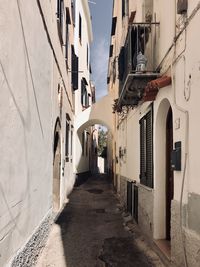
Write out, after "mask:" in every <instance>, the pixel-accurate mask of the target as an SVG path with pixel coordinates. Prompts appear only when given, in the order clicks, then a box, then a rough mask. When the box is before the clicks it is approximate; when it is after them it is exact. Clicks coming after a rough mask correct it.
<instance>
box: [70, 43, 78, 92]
mask: <svg viewBox="0 0 200 267" xmlns="http://www.w3.org/2000/svg"><path fill="white" fill-rule="evenodd" d="M71 53H72V59H71V80H72V88H73V89H74V90H77V89H78V57H77V56H76V54H75V52H74V46H73V45H72V47H71Z"/></svg>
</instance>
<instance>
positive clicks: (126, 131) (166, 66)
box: [108, 0, 200, 266]
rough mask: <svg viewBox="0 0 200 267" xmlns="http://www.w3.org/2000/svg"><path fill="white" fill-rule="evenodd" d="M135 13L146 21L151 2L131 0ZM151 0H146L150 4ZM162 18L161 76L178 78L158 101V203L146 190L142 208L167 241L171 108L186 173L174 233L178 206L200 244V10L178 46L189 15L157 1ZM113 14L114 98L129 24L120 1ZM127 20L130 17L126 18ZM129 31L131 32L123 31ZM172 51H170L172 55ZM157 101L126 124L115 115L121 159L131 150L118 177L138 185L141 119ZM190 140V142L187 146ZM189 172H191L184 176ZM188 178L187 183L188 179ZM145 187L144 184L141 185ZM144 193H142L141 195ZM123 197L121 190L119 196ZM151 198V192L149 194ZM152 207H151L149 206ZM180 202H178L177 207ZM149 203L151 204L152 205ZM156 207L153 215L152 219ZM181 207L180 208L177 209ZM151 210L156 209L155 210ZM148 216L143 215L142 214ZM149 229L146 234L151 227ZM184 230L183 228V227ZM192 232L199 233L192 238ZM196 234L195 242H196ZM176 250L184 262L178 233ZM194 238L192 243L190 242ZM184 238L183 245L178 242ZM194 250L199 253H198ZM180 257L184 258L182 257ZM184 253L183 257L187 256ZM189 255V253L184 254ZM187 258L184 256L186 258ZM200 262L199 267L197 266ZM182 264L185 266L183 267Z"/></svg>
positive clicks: (177, 183)
mask: <svg viewBox="0 0 200 267" xmlns="http://www.w3.org/2000/svg"><path fill="white" fill-rule="evenodd" d="M130 2H131V5H132V6H130V10H129V13H130V11H131V10H132V11H133V10H135V9H136V17H135V22H142V19H143V15H144V14H143V8H144V3H145V1H130ZM148 3H150V1H146V4H148ZM197 4H199V1H189V4H188V13H187V15H188V17H189V16H190V15H191V14H192V12H193V11H194V8H195V7H197ZM155 14H156V21H157V22H159V23H160V26H159V32H158V33H159V34H158V35H157V36H156V37H157V39H156V45H155V47H154V53H155V57H156V65H157V66H159V65H160V64H161V65H160V67H161V75H168V76H171V78H172V84H171V85H170V86H167V87H165V88H162V89H161V90H160V91H159V93H158V95H157V97H156V100H155V101H154V102H153V109H154V128H153V130H154V142H153V144H154V150H153V153H154V189H153V191H152V193H153V196H152V197H153V198H152V199H153V201H152V203H151V204H147V202H144V203H142V202H141V201H140V200H141V199H140V197H144V196H145V194H144V192H145V190H143V189H142V191H141V190H139V203H140V208H141V209H142V210H143V211H145V212H146V213H148V212H149V214H148V215H149V218H152V220H153V238H155V239H164V238H165V217H166V214H165V205H166V203H165V190H166V188H165V183H166V167H165V164H166V157H165V152H166V147H165V146H166V140H165V135H166V132H165V128H166V116H167V112H168V109H169V107H170V105H171V107H172V111H173V136H174V142H176V141H181V142H182V169H181V171H174V200H173V201H174V203H175V204H174V206H172V212H173V221H172V232H173V233H175V232H176V231H175V229H176V227H175V225H174V222H175V221H179V218H180V215H179V212H180V210H179V212H177V206H178V205H180V202H182V205H183V207H184V209H185V212H186V215H184V216H186V217H184V223H185V224H184V225H185V227H186V228H184V229H185V232H186V233H187V234H186V235H187V240H188V242H190V243H191V240H194V239H195V238H196V239H195V240H196V241H195V242H197V241H198V240H199V236H200V232H199V229H198V227H197V222H198V223H200V213H197V214H196V219H195V220H194V219H193V215H192V212H191V210H192V205H193V208H194V209H195V207H197V206H198V204H197V203H199V202H198V201H199V200H198V198H199V195H200V180H199V175H198V174H199V156H198V155H199V147H200V141H199V138H198V136H199V134H200V127H199V124H198V114H199V111H200V110H199V105H198V99H199V97H200V91H199V84H200V72H199V70H200V63H199V60H200V52H199V38H198V36H199V34H198V27H199V26H198V25H199V22H200V12H199V11H198V12H197V13H195V14H194V13H193V15H194V16H192V17H191V18H190V17H189V21H188V25H187V28H186V30H183V32H182V34H180V36H179V38H178V40H177V41H176V44H175V43H174V37H175V34H179V33H180V31H181V29H182V28H183V26H184V24H183V23H181V21H184V19H185V18H184V16H180V15H177V14H176V2H175V1H172V0H170V1H159V0H154V1H153V17H154V16H155ZM113 16H118V18H117V29H116V34H115V36H114V37H112V38H111V43H112V44H113V45H114V55H113V57H112V58H111V59H110V62H109V72H108V76H109V77H111V82H110V84H109V85H108V90H109V91H110V92H112V95H113V99H116V98H117V97H118V85H119V84H118V80H116V82H115V83H114V82H113V80H112V62H113V59H114V57H116V56H118V54H119V51H120V47H121V46H122V45H123V44H124V40H125V37H124V33H126V29H125V28H126V23H125V22H124V23H122V21H120V19H121V6H120V4H119V2H118V1H116V2H115V6H114V12H113ZM181 19H182V20H181ZM125 20H126V19H125ZM123 27H125V28H123ZM167 52H168V53H167ZM149 104H151V102H146V103H144V104H139V105H138V107H136V108H134V110H132V111H129V113H128V115H127V116H125V119H123V120H121V119H120V117H119V116H117V115H116V114H115V115H114V117H113V121H114V123H116V124H115V132H114V140H113V144H114V143H115V142H116V155H114V161H115V156H117V157H118V156H119V147H120V146H121V147H122V148H124V147H126V148H127V150H126V152H127V153H126V155H124V157H123V158H122V159H120V160H119V162H118V163H117V162H116V161H115V163H116V164H115V166H114V170H115V172H116V173H115V176H116V177H126V179H127V180H130V179H131V180H136V181H137V183H138V185H139V183H140V180H139V172H140V170H139V169H140V147H139V144H140V137H139V119H140V118H141V117H142V116H143V114H145V112H147V110H148V105H149ZM187 140H188V142H187ZM186 154H187V155H188V159H187V162H185V158H186ZM184 169H185V172H184ZM123 179H124V178H123ZM184 179H185V181H184ZM119 184H120V182H119V181H118V190H120V185H119ZM182 186H183V197H182V198H181V188H182ZM139 187H140V188H143V187H141V185H139ZM141 192H143V193H142V195H140V193H141ZM119 193H120V192H119ZM146 196H147V194H146ZM145 203H146V204H145ZM177 203H178V204H177ZM148 205H151V207H150V206H148ZM152 208H153V215H152ZM175 209H176V210H175ZM150 210H151V211H150ZM141 214H142V213H141V212H140V216H142V215H141ZM142 227H144V228H145V229H144V231H146V229H147V228H148V227H147V228H146V226H145V225H142ZM179 231H180V229H179ZM191 233H193V234H194V235H193V236H192V238H191V236H190V235H191ZM177 235H178V234H177ZM194 236H195V238H194ZM173 238H174V239H173V241H172V250H173V260H174V261H176V258H177V264H178V262H179V263H180V262H181V261H179V260H178V256H177V255H179V256H180V253H182V251H181V252H180V251H179V252H178V250H177V248H178V247H179V249H180V246H181V245H182V244H181V243H180V240H181V239H179V238H177V236H176V234H173ZM190 238H191V239H190ZM176 240H179V243H177V242H178V241H176ZM187 249H188V257H189V261H190V260H191V262H192V264H193V265H191V266H198V265H199V260H198V255H197V254H196V251H195V249H194V247H193V248H191V250H190V249H189V248H187ZM192 249H193V250H192ZM191 251H193V253H194V255H195V260H194V259H191V253H192V252H191ZM177 253H179V254H177ZM181 255H182V254H181ZM182 257H183V255H182ZM182 259H183V258H182ZM195 264H196V265H195ZM178 266H181V265H178Z"/></svg>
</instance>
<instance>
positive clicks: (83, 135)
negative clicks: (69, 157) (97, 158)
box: [82, 131, 85, 156]
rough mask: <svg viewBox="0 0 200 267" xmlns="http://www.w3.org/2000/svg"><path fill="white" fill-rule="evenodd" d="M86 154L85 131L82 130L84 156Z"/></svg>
mask: <svg viewBox="0 0 200 267" xmlns="http://www.w3.org/2000/svg"><path fill="white" fill-rule="evenodd" d="M84 154H85V131H83V132H82V156H84Z"/></svg>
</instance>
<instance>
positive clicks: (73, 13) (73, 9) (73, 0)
mask: <svg viewBox="0 0 200 267" xmlns="http://www.w3.org/2000/svg"><path fill="white" fill-rule="evenodd" d="M71 10H72V20H73V25H74V26H75V14H76V0H71Z"/></svg>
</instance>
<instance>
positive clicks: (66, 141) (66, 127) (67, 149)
mask: <svg viewBox="0 0 200 267" xmlns="http://www.w3.org/2000/svg"><path fill="white" fill-rule="evenodd" d="M69 133H70V118H69V115H68V114H66V126H65V160H66V161H69Z"/></svg>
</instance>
